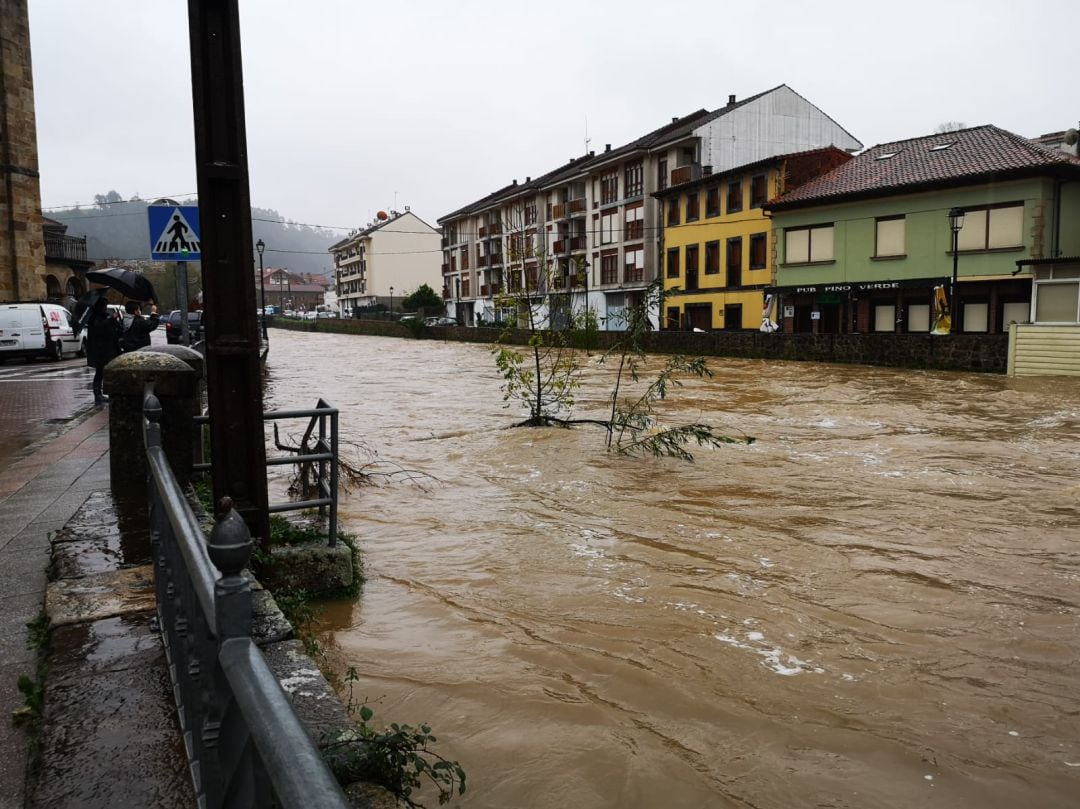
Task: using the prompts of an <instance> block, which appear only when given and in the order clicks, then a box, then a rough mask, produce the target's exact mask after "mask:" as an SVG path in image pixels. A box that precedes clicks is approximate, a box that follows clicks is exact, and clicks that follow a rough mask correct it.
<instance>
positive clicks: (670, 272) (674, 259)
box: [667, 247, 679, 278]
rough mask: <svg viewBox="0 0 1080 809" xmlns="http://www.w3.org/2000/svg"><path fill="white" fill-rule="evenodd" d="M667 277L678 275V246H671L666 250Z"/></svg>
mask: <svg viewBox="0 0 1080 809" xmlns="http://www.w3.org/2000/svg"><path fill="white" fill-rule="evenodd" d="M667 277H668V278H678V277H679V248H678V247H672V248H671V249H670V250H668V251H667Z"/></svg>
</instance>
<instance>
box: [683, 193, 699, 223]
mask: <svg viewBox="0 0 1080 809" xmlns="http://www.w3.org/2000/svg"><path fill="white" fill-rule="evenodd" d="M700 204H701V195H700V194H699V193H698V192H697V191H691V192H690V193H689V194H687V195H686V221H687V222H696V221H697V220H698V218H699V216H700V209H699V207H698V206H699V205H700Z"/></svg>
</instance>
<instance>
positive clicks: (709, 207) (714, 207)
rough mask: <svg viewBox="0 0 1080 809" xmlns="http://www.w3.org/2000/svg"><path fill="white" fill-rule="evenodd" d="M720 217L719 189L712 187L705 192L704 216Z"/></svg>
mask: <svg viewBox="0 0 1080 809" xmlns="http://www.w3.org/2000/svg"><path fill="white" fill-rule="evenodd" d="M719 215H720V188H719V187H718V186H713V187H712V188H709V189H706V191H705V216H719Z"/></svg>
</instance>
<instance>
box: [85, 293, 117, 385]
mask: <svg viewBox="0 0 1080 809" xmlns="http://www.w3.org/2000/svg"><path fill="white" fill-rule="evenodd" d="M119 355H120V320H119V318H117V317H116V316H114V315H113V314H112V313H110V312H109V302H108V300H106V298H105V296H104V295H102V296H101V297H99V298H97V299H96V300H95V301H94V305H93V308H92V309H91V310H90V316H89V319H88V322H87V324H86V364H87V365H89V366H90V367H91V368H93V369H94V381H93V383H92V387H93V390H94V404H96V405H99V406H100V405H106V404H108V403H109V400H108V398H107V397H106V396H105V394H104V393H102V392H101V379H102V376H103V375H104V372H105V366H106V365H108V364H109V361H110V360H112V359H113V358H114V357H117V356H119Z"/></svg>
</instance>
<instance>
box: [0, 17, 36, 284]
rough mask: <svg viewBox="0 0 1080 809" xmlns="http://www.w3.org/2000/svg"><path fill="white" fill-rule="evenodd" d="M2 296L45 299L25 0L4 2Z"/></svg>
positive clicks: (0, 71)
mask: <svg viewBox="0 0 1080 809" xmlns="http://www.w3.org/2000/svg"><path fill="white" fill-rule="evenodd" d="M0 155H2V156H3V157H2V159H0V301H15V300H42V299H44V297H45V294H46V288H45V276H46V272H45V241H44V237H43V235H42V227H41V188H40V185H39V183H38V156H37V125H36V122H35V118H34V77H33V74H32V72H31V69H30V26H29V20H28V17H27V6H26V0H3V2H0Z"/></svg>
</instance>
